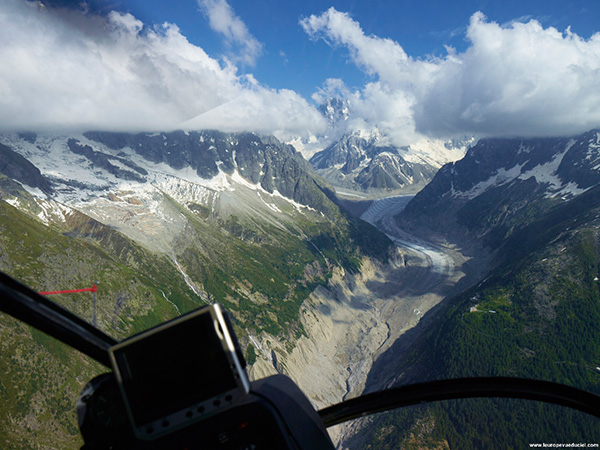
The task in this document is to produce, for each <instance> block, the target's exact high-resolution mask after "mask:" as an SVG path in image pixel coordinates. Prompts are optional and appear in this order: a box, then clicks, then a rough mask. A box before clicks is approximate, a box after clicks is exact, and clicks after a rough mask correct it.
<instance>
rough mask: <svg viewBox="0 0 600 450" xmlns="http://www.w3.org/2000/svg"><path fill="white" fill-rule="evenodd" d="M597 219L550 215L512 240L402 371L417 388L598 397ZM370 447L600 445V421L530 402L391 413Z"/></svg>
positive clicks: (571, 213) (586, 213) (588, 213)
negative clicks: (495, 383)
mask: <svg viewBox="0 0 600 450" xmlns="http://www.w3.org/2000/svg"><path fill="white" fill-rule="evenodd" d="M588 200H589V199H588ZM587 204H588V205H589V206H590V207H591V206H593V202H592V203H587ZM598 212H599V211H598V210H597V209H585V208H584V209H582V210H581V211H577V210H576V209H573V205H569V206H565V207H564V210H562V211H559V210H552V211H550V212H549V213H548V214H546V215H545V216H543V217H541V218H540V219H538V220H536V221H534V222H532V223H531V224H530V225H529V226H527V227H526V228H524V229H523V230H522V232H520V233H519V234H516V235H515V236H513V238H512V239H509V240H508V241H506V242H505V245H504V247H503V251H502V253H501V254H503V255H505V264H504V265H502V266H501V267H500V268H499V269H497V270H495V271H494V272H493V273H492V274H491V275H490V276H489V277H488V278H487V279H486V280H485V281H484V282H482V283H481V284H479V285H478V286H476V287H474V288H472V289H470V290H469V291H467V292H465V293H463V294H462V295H460V296H458V297H456V298H454V299H452V300H450V301H449V306H448V307H447V309H446V310H445V311H444V315H443V318H442V320H440V321H439V322H438V326H437V327H435V329H431V330H429V332H428V334H427V335H426V337H425V338H424V339H423V340H422V341H421V342H419V343H418V344H417V345H416V346H415V347H414V348H413V350H412V353H411V355H410V357H409V358H408V359H407V361H405V362H404V367H406V368H409V367H411V369H409V372H410V370H414V371H418V373H419V374H420V376H421V379H420V380H419V381H427V380H433V379H447V378H459V377H473V376H515V377H526V378H534V379H543V380H548V381H554V382H559V383H564V384H567V385H571V386H575V387H577V388H580V389H584V390H588V391H591V392H593V393H596V394H600V369H598V367H600V284H599V283H600V281H599V280H598V278H599V277H600V273H599V269H600V244H599V242H600V232H599V228H598V227H599V225H600V221H599V220H598V218H597V216H598ZM531 233H535V234H536V239H535V240H532V241H530V242H523V241H521V240H520V239H521V238H522V237H523V236H525V235H528V234H531ZM534 241H535V242H534ZM533 244H535V245H533ZM415 373H416V372H415ZM368 440H369V441H370V442H371V446H370V448H372V449H384V448H385V449H393V448H447V447H449V448H451V449H486V448H489V449H498V448H499V449H504V448H506V449H512V448H514V449H518V448H528V443H535V442H540V443H541V442H546V443H551V442H554V443H573V442H576V443H578V442H583V443H600V421H599V420H598V419H595V418H593V417H591V416H588V415H586V414H583V413H578V412H575V411H572V410H569V409H567V408H563V407H558V406H554V405H547V404H541V403H538V402H532V401H525V400H506V399H477V400H461V401H448V402H440V403H436V404H432V405H428V406H422V407H416V408H407V409H405V410H403V411H397V412H393V413H388V414H384V415H382V416H381V417H380V418H379V419H378V420H377V422H376V425H375V426H374V427H372V428H371V429H370V437H369V438H368Z"/></svg>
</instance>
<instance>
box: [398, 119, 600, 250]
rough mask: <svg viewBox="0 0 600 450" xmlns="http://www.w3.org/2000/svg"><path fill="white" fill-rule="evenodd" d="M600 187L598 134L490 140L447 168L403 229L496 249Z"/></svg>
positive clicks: (417, 201)
mask: <svg viewBox="0 0 600 450" xmlns="http://www.w3.org/2000/svg"><path fill="white" fill-rule="evenodd" d="M598 182H600V133H599V132H598V131H597V130H592V131H590V132H587V133H585V134H583V135H580V136H575V137H571V138H545V139H484V140H481V141H480V142H479V143H478V144H477V145H475V146H474V147H472V148H471V149H469V151H468V152H467V154H466V156H465V158H464V159H462V160H460V161H457V162H455V163H451V164H447V165H445V166H444V167H443V168H442V169H440V171H439V172H438V173H437V174H436V176H435V177H434V179H433V180H432V182H431V183H430V184H429V185H428V186H427V187H426V188H425V189H423V190H422V191H421V192H419V193H418V194H417V195H416V196H415V197H414V199H413V200H412V201H411V202H410V203H409V204H408V205H407V206H406V208H405V209H404V211H402V213H401V214H400V215H399V216H398V221H399V223H400V224H401V225H402V226H403V227H405V228H407V229H410V230H412V232H414V233H417V234H429V235H431V236H439V237H440V238H442V239H448V238H450V239H455V240H460V241H461V242H465V241H466V240H475V239H476V240H478V241H479V242H480V244H481V245H485V246H488V247H496V246H497V245H499V243H501V242H502V240H503V239H504V238H505V237H506V236H507V235H508V234H510V233H511V232H512V231H513V230H514V229H515V228H519V226H520V224H523V223H527V222H528V221H529V220H531V217H532V215H535V214H539V213H541V212H542V211H545V210H547V209H548V208H550V207H552V206H553V205H557V204H559V203H562V202H568V201H570V200H571V199H573V198H574V197H576V196H577V195H579V194H581V193H583V192H585V191H586V190H588V189H589V188H590V187H592V186H594V185H595V184H597V183H598Z"/></svg>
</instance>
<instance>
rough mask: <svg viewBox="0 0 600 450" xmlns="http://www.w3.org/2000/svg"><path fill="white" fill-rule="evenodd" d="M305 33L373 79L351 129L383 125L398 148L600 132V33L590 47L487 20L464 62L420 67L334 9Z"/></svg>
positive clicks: (453, 56) (573, 38)
mask: <svg viewBox="0 0 600 450" xmlns="http://www.w3.org/2000/svg"><path fill="white" fill-rule="evenodd" d="M300 24H301V26H302V27H303V29H304V30H305V31H306V33H307V34H308V35H309V36H310V37H311V38H312V39H315V40H318V39H322V40H324V41H325V42H327V43H328V44H329V45H330V46H332V47H334V48H337V47H344V48H346V49H347V50H348V51H349V56H350V59H351V61H352V62H353V63H354V64H356V65H357V66H358V67H359V68H361V69H362V70H363V71H364V72H365V73H367V74H369V75H371V76H373V81H372V82H370V83H368V84H367V85H366V86H365V87H364V88H362V89H360V90H359V91H356V92H353V93H351V94H350V95H348V97H349V98H350V99H351V101H352V103H353V107H354V116H353V119H354V120H353V121H350V122H349V124H351V125H352V126H354V125H355V124H356V123H360V122H361V121H362V122H363V123H364V126H372V127H373V126H377V127H378V128H380V129H382V131H384V132H386V133H387V134H389V135H390V136H392V138H393V139H394V141H395V143H397V144H399V145H402V144H405V143H409V142H411V141H414V139H415V137H416V136H418V135H423V134H425V135H429V136H437V137H449V136H453V135H464V134H476V135H524V136H542V135H545V136H549V135H559V134H571V133H573V134H574V133H579V132H581V131H584V130H587V129H590V128H593V127H598V126H600V33H597V34H595V35H593V36H592V37H591V38H589V39H587V40H586V39H583V38H581V37H579V36H578V35H577V34H575V33H573V32H571V30H570V29H567V30H566V31H565V32H560V31H558V30H556V29H555V28H552V27H549V28H544V27H542V25H541V24H540V23H539V22H537V21H535V20H528V21H527V22H526V23H522V22H519V21H512V22H510V23H509V24H505V25H504V26H500V25H498V24H497V23H494V22H489V21H488V20H487V18H486V17H485V16H484V15H483V14H482V13H480V12H478V13H475V14H474V15H473V16H472V17H471V20H470V23H469V26H468V28H467V35H466V37H467V39H468V40H469V42H470V45H469V47H468V48H467V49H466V50H465V51H464V52H463V53H457V52H456V51H455V50H454V49H452V48H448V49H447V50H448V52H447V54H446V55H445V56H443V57H431V58H428V59H415V58H412V57H410V56H408V55H407V54H406V52H405V51H404V49H403V48H402V46H401V45H400V44H398V43H397V42H394V41H392V40H390V39H384V38H380V37H377V36H367V35H365V33H364V32H363V30H362V29H361V27H360V24H359V23H358V22H356V21H355V20H353V19H352V18H351V17H350V16H349V15H348V14H345V13H342V12H339V11H337V10H335V9H334V8H330V9H329V10H328V11H326V12H324V13H323V14H321V15H319V16H314V15H313V16H310V17H307V18H304V19H302V20H301V21H300ZM338 90H339V87H338Z"/></svg>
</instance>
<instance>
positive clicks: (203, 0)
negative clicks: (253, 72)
mask: <svg viewBox="0 0 600 450" xmlns="http://www.w3.org/2000/svg"><path fill="white" fill-rule="evenodd" d="M198 4H199V5H200V8H201V9H202V11H204V13H205V14H206V16H207V17H208V21H209V24H210V26H211V28H212V29H213V30H215V31H217V32H218V33H221V34H222V35H223V36H225V39H226V41H227V43H228V44H229V45H231V46H236V47H238V48H240V49H241V54H240V55H237V56H232V57H231V58H232V59H233V60H234V61H238V62H239V61H241V62H244V63H246V64H249V65H254V64H255V63H256V58H258V57H259V56H260V55H261V54H262V47H263V46H262V44H261V43H260V42H259V41H258V40H257V39H256V38H255V37H254V36H252V34H250V31H248V27H247V26H246V24H245V23H244V22H243V21H242V20H241V19H240V18H239V17H238V16H236V15H235V13H234V11H233V9H232V8H231V6H230V5H229V4H228V3H227V0H198Z"/></svg>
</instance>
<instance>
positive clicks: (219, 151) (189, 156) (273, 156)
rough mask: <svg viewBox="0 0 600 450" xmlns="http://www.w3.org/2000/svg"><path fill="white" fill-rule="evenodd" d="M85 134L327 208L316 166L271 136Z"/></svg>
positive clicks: (208, 175) (203, 173) (158, 159)
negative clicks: (314, 172)
mask: <svg viewBox="0 0 600 450" xmlns="http://www.w3.org/2000/svg"><path fill="white" fill-rule="evenodd" d="M85 137H87V138H88V139H90V140H93V141H96V142H100V143H102V144H104V145H106V146H107V147H109V148H111V149H114V150H121V149H125V148H128V149H131V150H133V151H134V152H135V153H137V154H138V155H140V156H142V157H143V158H144V159H146V160H148V161H151V162H153V163H155V164H163V163H164V164H167V165H169V166H170V167H172V168H174V169H183V168H187V167H189V168H191V169H192V170H194V171H196V173H197V175H198V176H199V177H201V178H204V179H211V178H213V177H215V176H217V175H218V174H219V172H223V173H225V174H227V175H232V174H233V173H234V172H235V171H236V170H237V171H238V173H239V174H240V175H241V176H242V177H243V178H245V179H246V180H248V181H250V182H251V183H254V184H259V185H260V186H261V187H262V188H264V189H265V190H266V191H267V192H269V193H274V192H279V193H280V194H281V195H283V196H285V197H287V198H290V199H292V200H294V201H297V202H299V203H302V204H304V205H308V206H311V207H313V208H315V209H319V210H325V211H324V212H326V211H327V205H326V203H327V202H325V201H324V198H323V195H322V192H321V191H320V189H319V187H318V186H317V185H316V184H315V180H314V178H313V176H311V175H310V173H311V172H312V170H311V167H310V165H309V164H308V163H307V162H306V161H305V160H304V158H302V156H301V155H300V154H299V153H297V152H296V150H295V149H294V147H292V146H290V145H286V144H283V143H281V142H280V141H278V140H277V139H275V138H273V137H271V136H259V135H256V134H254V133H236V134H229V133H221V132H218V131H193V132H183V131H175V132H171V133H154V134H147V133H140V134H126V133H105V132H88V133H85Z"/></svg>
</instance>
